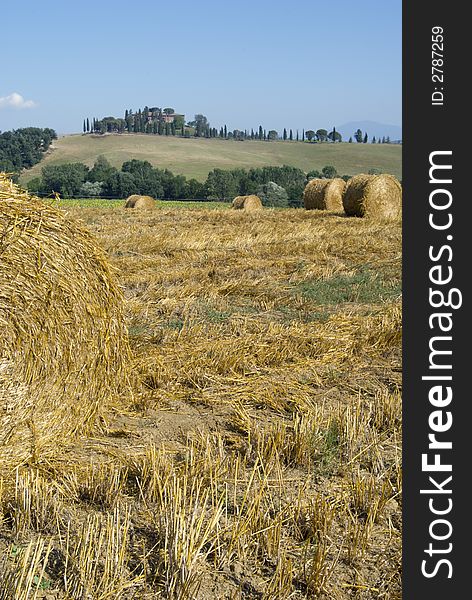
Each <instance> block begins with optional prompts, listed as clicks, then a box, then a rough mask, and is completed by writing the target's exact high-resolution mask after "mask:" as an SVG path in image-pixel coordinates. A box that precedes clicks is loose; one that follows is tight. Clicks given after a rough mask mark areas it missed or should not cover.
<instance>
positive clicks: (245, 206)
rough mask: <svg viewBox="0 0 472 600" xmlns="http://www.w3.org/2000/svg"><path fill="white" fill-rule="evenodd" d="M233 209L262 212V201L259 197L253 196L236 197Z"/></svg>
mask: <svg viewBox="0 0 472 600" xmlns="http://www.w3.org/2000/svg"><path fill="white" fill-rule="evenodd" d="M233 208H235V209H239V210H246V211H248V212H253V211H256V210H262V201H261V199H260V198H259V196H255V195H253V194H251V195H249V196H236V198H235V199H234V200H233Z"/></svg>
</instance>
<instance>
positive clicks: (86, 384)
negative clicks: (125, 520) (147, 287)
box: [0, 174, 130, 476]
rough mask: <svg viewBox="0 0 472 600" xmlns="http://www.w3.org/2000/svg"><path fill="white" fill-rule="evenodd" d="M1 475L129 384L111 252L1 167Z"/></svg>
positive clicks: (69, 431) (85, 423)
mask: <svg viewBox="0 0 472 600" xmlns="http://www.w3.org/2000/svg"><path fill="white" fill-rule="evenodd" d="M0 331H1V336H0V476H1V475H3V473H4V472H5V471H7V470H10V469H12V468H14V467H16V466H18V465H19V464H22V463H25V462H27V461H29V460H36V459H40V460H41V459H44V458H47V457H48V456H51V455H53V454H55V453H56V452H57V451H58V450H59V449H60V448H61V445H63V442H66V441H67V440H68V439H70V438H71V436H74V435H77V434H79V433H85V432H87V431H89V430H90V429H91V427H92V426H93V424H94V422H95V421H96V419H97V417H98V416H100V415H102V414H104V413H105V412H106V410H107V409H109V408H110V407H111V405H112V404H113V402H114V401H116V400H117V398H118V395H119V394H122V393H123V391H125V390H128V389H129V388H128V383H129V380H128V365H129V364H130V350H129V345H128V336H127V332H126V328H125V325H124V319H123V298H122V294H121V291H120V289H119V288H118V286H117V285H116V283H115V281H114V278H113V276H112V272H111V269H110V266H109V264H108V262H107V259H106V257H105V253H104V252H103V251H102V250H101V249H100V248H99V246H98V245H97V243H96V242H95V241H94V239H93V238H92V236H91V235H90V234H89V232H88V231H87V230H86V229H85V228H84V227H82V225H81V224H80V223H78V222H75V221H73V220H72V219H70V218H69V217H67V216H66V214H65V213H64V212H63V211H60V210H58V209H57V208H54V207H52V206H49V205H47V204H44V203H43V202H41V201H40V200H39V199H38V198H35V197H31V196H29V195H28V194H27V193H26V192H24V191H22V190H21V189H20V188H19V187H17V186H16V185H14V184H12V183H11V181H10V180H9V179H8V178H7V177H5V175H3V174H0Z"/></svg>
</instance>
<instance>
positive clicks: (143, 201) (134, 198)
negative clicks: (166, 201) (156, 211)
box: [125, 194, 156, 209]
mask: <svg viewBox="0 0 472 600" xmlns="http://www.w3.org/2000/svg"><path fill="white" fill-rule="evenodd" d="M155 207H156V201H155V200H154V198H151V196H140V195H139V194H132V195H131V196H130V197H129V198H128V199H127V200H126V202H125V208H148V209H150V208H155Z"/></svg>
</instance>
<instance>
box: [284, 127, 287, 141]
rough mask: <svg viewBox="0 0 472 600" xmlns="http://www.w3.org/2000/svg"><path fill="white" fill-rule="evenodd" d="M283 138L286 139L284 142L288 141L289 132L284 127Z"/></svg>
mask: <svg viewBox="0 0 472 600" xmlns="http://www.w3.org/2000/svg"><path fill="white" fill-rule="evenodd" d="M283 138H284V141H285V140H286V139H287V130H286V129H285V127H284V134H283Z"/></svg>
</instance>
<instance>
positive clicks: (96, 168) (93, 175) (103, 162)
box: [87, 155, 116, 183]
mask: <svg viewBox="0 0 472 600" xmlns="http://www.w3.org/2000/svg"><path fill="white" fill-rule="evenodd" d="M115 171H116V169H115V167H112V166H111V164H110V163H109V162H108V160H107V159H106V158H105V157H104V156H103V155H100V156H98V157H97V160H96V161H95V162H94V164H93V167H92V168H91V169H90V171H89V173H88V176H87V180H88V181H90V182H92V183H95V182H103V181H106V180H107V179H108V177H109V176H110V175H111V174H112V173H113V172H115Z"/></svg>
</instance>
